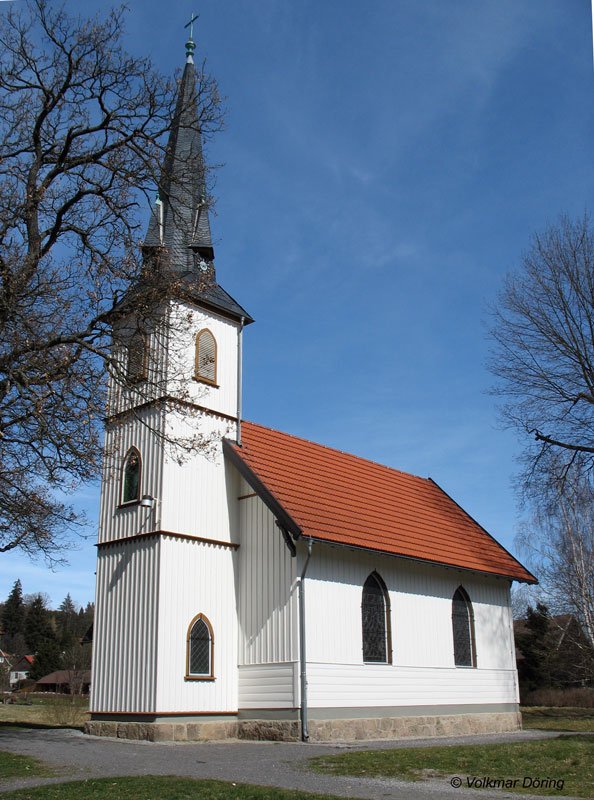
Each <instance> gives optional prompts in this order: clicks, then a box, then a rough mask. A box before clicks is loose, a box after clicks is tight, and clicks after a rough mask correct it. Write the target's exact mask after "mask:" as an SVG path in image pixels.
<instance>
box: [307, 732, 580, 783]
mask: <svg viewBox="0 0 594 800" xmlns="http://www.w3.org/2000/svg"><path fill="white" fill-rule="evenodd" d="M310 764H311V766H312V767H313V768H314V769H315V770H317V771H319V772H324V773H327V774H328V773H329V774H332V775H352V776H357V777H382V778H400V779H403V780H423V779H428V778H443V779H446V780H448V781H449V780H450V779H451V778H452V777H453V776H456V777H459V778H460V779H461V783H460V784H455V783H453V784H452V785H461V786H462V787H463V788H471V787H472V786H473V784H472V779H473V777H475V776H476V777H479V778H482V777H484V776H487V777H489V778H494V779H503V780H516V779H517V781H518V782H517V783H516V784H515V785H513V786H512V785H508V786H507V788H509V789H511V790H512V791H513V792H519V793H530V794H538V795H559V794H566V795H574V796H575V797H590V798H591V797H594V737H590V736H560V737H558V738H556V739H545V740H541V741H532V742H517V743H513V744H489V745H456V746H453V747H452V746H445V747H414V748H401V749H397V750H366V751H360V752H352V753H343V754H341V755H338V756H322V757H319V758H315V759H313V760H312V761H311V762H310ZM525 778H527V779H532V783H528V784H526V782H525V781H524V779H525ZM545 778H548V779H549V784H550V785H549V786H548V787H547V786H546V785H544V783H543V779H545ZM535 779H539V780H540V781H541V783H540V785H537V784H536V783H535V782H534V780H535ZM551 779H552V780H553V781H554V783H551V782H550V780H551ZM523 784H526V785H523ZM501 786H502V788H505V785H504V784H503V785H501ZM474 788H486V787H481V786H480V785H478V784H476V783H475V784H474ZM490 788H499V787H497V786H496V787H490Z"/></svg>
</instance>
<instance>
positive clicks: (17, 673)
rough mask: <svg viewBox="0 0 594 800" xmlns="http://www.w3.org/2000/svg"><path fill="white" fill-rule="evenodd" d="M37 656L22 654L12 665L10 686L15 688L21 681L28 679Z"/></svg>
mask: <svg viewBox="0 0 594 800" xmlns="http://www.w3.org/2000/svg"><path fill="white" fill-rule="evenodd" d="M34 660H35V656H21V657H20V658H19V659H17V660H15V661H14V663H13V664H12V665H11V667H10V686H11V687H12V688H14V687H15V686H17V685H18V684H19V682H20V681H24V680H27V678H28V677H29V673H30V672H31V667H32V666H33V661H34Z"/></svg>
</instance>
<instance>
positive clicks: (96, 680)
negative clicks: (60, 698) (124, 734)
mask: <svg viewBox="0 0 594 800" xmlns="http://www.w3.org/2000/svg"><path fill="white" fill-rule="evenodd" d="M159 547H160V544H159V541H158V539H157V538H156V537H155V538H151V539H144V540H142V541H141V542H133V543H132V542H122V543H121V544H114V545H111V546H109V547H105V548H103V549H101V550H100V551H99V554H98V559H97V598H96V599H97V602H96V607H95V625H94V629H93V681H92V685H91V710H92V711H97V712H101V711H107V712H109V711H112V712H123V711H128V712H130V711H154V710H155V682H156V672H157V638H156V629H157V605H158V573H159Z"/></svg>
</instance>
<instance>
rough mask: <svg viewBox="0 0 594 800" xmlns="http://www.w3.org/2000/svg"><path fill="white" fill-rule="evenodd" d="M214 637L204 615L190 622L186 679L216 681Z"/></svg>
mask: <svg viewBox="0 0 594 800" xmlns="http://www.w3.org/2000/svg"><path fill="white" fill-rule="evenodd" d="M213 655H214V635H213V632H212V625H211V624H210V622H209V621H208V619H207V618H206V617H205V616H204V614H198V616H197V617H194V619H193V620H192V621H191V622H190V627H189V628H188V638H187V644H186V678H187V679H189V680H214V668H213V667H214V664H213V661H214V659H213Z"/></svg>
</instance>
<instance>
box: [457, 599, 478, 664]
mask: <svg viewBox="0 0 594 800" xmlns="http://www.w3.org/2000/svg"><path fill="white" fill-rule="evenodd" d="M458 593H460V595H461V597H462V599H463V600H464V603H465V604H466V612H467V616H468V633H469V636H470V661H471V663H470V664H457V663H456V634H455V631H454V600H455V599H456V595H457V594H458ZM452 644H453V650H454V666H455V667H456V669H476V668H477V660H476V634H475V628H474V607H473V605H472V600H471V599H470V595H469V594H468V592H467V591H466V589H465V588H464V587H463V586H462V584H460V586H458V588H457V589H456V591H455V592H454V594H453V595H452Z"/></svg>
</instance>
